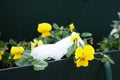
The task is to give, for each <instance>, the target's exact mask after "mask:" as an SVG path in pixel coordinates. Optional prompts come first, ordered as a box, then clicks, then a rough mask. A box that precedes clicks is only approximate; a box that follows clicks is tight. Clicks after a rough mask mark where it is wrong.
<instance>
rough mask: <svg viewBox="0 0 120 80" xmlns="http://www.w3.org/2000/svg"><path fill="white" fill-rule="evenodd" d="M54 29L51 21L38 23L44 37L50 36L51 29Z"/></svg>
mask: <svg viewBox="0 0 120 80" xmlns="http://www.w3.org/2000/svg"><path fill="white" fill-rule="evenodd" d="M51 29H52V26H51V25H50V24H49V23H40V24H38V29H37V30H38V32H40V33H42V37H43V38H45V37H48V36H50V34H51V33H50V31H51Z"/></svg>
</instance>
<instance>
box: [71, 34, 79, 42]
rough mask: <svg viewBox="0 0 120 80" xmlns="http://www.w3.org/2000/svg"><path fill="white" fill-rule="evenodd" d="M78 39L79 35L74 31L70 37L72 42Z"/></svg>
mask: <svg viewBox="0 0 120 80" xmlns="http://www.w3.org/2000/svg"><path fill="white" fill-rule="evenodd" d="M79 39H80V35H79V34H78V33H74V34H73V35H72V37H71V40H72V42H73V43H75V42H77V41H79Z"/></svg>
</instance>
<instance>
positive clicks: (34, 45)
mask: <svg viewBox="0 0 120 80" xmlns="http://www.w3.org/2000/svg"><path fill="white" fill-rule="evenodd" d="M41 45H43V42H42V41H41V40H36V39H34V40H33V42H31V50H33V49H34V48H35V47H37V46H41Z"/></svg>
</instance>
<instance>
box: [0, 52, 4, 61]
mask: <svg viewBox="0 0 120 80" xmlns="http://www.w3.org/2000/svg"><path fill="white" fill-rule="evenodd" d="M3 54H4V51H3V50H1V51H0V60H2V55H3Z"/></svg>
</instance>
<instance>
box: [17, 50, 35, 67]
mask: <svg viewBox="0 0 120 80" xmlns="http://www.w3.org/2000/svg"><path fill="white" fill-rule="evenodd" d="M32 61H33V58H32V57H31V56H30V51H29V50H26V51H25V52H24V53H23V56H22V58H21V59H18V60H16V61H15V64H16V65H17V66H28V65H30V64H31V62H32Z"/></svg>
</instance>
